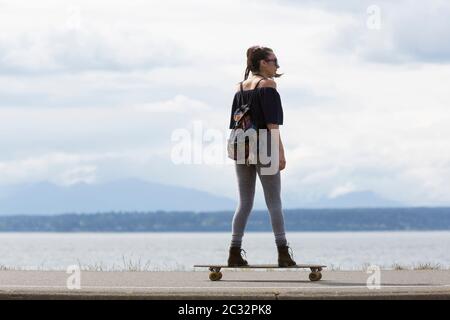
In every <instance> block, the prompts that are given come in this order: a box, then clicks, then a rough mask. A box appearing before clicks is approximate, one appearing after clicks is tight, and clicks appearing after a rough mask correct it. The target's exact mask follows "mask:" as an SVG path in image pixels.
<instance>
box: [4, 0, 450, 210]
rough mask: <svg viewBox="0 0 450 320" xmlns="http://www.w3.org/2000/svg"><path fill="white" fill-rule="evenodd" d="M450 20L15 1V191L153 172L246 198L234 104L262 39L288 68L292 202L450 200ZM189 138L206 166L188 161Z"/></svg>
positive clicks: (375, 12)
mask: <svg viewBox="0 0 450 320" xmlns="http://www.w3.org/2000/svg"><path fill="white" fill-rule="evenodd" d="M449 16H450V4H449V2H448V1H438V0H435V1H426V2H423V1H422V2H421V1H395V3H393V1H370V2H369V1H356V0H354V1H353V0H349V1H345V3H344V2H342V1H339V2H336V1H331V0H329V1H289V0H278V1H276V0H258V1H236V0H217V1H206V0H205V1H200V0H197V1H181V0H176V1H174V0H165V1H148V0H147V1H111V0H109V1H99V0H96V1H92V0H91V1H61V0H55V1H49V0H42V1H39V2H36V3H34V2H30V1H23V0H14V1H12V0H10V1H1V0H0V186H9V185H14V184H20V183H29V182H37V181H43V180H46V181H51V182H54V183H57V184H61V185H70V184H73V183H77V182H80V181H84V182H87V183H100V182H107V181H111V180H115V179H120V178H125V177H139V178H142V179H145V180H148V181H153V182H159V183H164V184H172V185H180V186H185V187H192V188H195V189H199V190H204V191H208V192H211V193H214V194H218V195H224V196H227V197H231V198H235V197H236V192H237V190H236V187H237V186H236V181H235V176H234V168H233V162H232V161H231V160H229V159H227V158H226V155H225V148H226V144H225V142H226V137H227V135H228V132H229V130H228V123H229V114H230V107H231V102H232V98H233V95H234V90H235V89H234V88H235V83H236V82H238V81H240V80H241V79H242V77H243V73H244V69H245V52H246V49H247V48H248V47H249V46H252V45H256V44H258V45H264V46H268V47H271V48H273V49H274V51H275V53H276V55H277V56H278V59H279V63H280V66H281V68H280V71H281V72H284V75H283V76H282V77H281V78H279V79H277V84H278V91H279V92H280V95H281V98H282V103H283V109H284V125H283V126H282V127H281V135H282V138H283V141H284V144H285V149H286V156H287V167H286V169H285V170H283V171H282V192H283V198H284V200H285V204H284V205H285V207H300V206H301V205H302V203H306V202H309V201H313V200H314V199H317V198H319V197H336V196H339V195H342V194H345V193H348V192H352V191H361V190H371V191H373V192H376V193H378V194H380V195H381V196H383V197H385V198H387V199H391V200H396V201H400V202H403V203H407V204H410V205H448V204H450V183H449V181H450V140H449V137H450V125H449V124H450V110H449V107H450V90H448V87H449V83H450V43H449V41H448V38H449V36H450V34H449V33H450V20H449V19H448V17H449ZM180 132H181V133H184V134H186V133H190V134H191V135H192V139H191V140H192V149H193V150H194V152H193V154H194V155H195V156H196V157H197V158H196V160H193V161H191V163H181V164H180V163H177V162H176V161H174V159H173V150H174V146H175V145H176V144H177V141H176V139H175V138H174V137H177V136H178V134H179V133H180ZM196 137H197V138H199V139H197V138H196ZM214 150H216V151H217V150H219V151H221V150H222V151H223V153H222V154H220V153H217V152H216V153H214V152H213V151H214ZM211 154H214V155H215V156H214V157H211V156H208V155H211ZM199 155H200V158H198V157H199ZM193 158H194V156H193ZM257 193H258V195H257V203H256V207H263V198H262V192H261V187H260V184H259V182H258V189H257Z"/></svg>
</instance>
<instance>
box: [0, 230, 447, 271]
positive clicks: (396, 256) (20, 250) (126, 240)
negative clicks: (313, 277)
mask: <svg viewBox="0 0 450 320" xmlns="http://www.w3.org/2000/svg"><path fill="white" fill-rule="evenodd" d="M287 235H288V241H289V243H290V245H291V247H292V248H293V250H294V259H295V260H296V261H297V263H320V264H325V265H327V266H330V267H333V268H335V269H341V270H357V269H363V268H364V266H367V265H378V266H380V267H384V268H392V267H393V266H394V265H402V266H406V267H417V266H419V265H421V264H432V265H439V266H440V267H442V268H449V267H450V255H449V250H448V248H449V247H450V231H439V232H435V231H430V232H290V233H288V234H287ZM230 239H231V235H230V233H0V243H1V246H0V268H4V269H5V268H12V269H38V270H46V269H48V270H65V269H66V268H67V267H68V266H70V265H74V264H75V265H81V266H82V267H83V268H88V269H91V270H94V269H95V270H149V271H173V270H183V271H190V270H193V268H192V266H193V265H194V264H211V263H221V264H222V263H226V260H227V257H228V247H229V242H230ZM243 249H245V250H246V252H247V260H248V261H249V262H250V263H252V264H256V263H277V251H276V246H275V242H274V238H273V234H272V233H267V232H263V233H255V232H248V233H246V234H245V236H244V240H243Z"/></svg>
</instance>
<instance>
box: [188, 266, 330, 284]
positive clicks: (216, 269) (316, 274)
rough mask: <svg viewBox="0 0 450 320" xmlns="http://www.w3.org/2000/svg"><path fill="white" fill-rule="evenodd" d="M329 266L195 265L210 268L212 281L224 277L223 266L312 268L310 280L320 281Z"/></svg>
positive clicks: (243, 267)
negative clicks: (324, 270)
mask: <svg viewBox="0 0 450 320" xmlns="http://www.w3.org/2000/svg"><path fill="white" fill-rule="evenodd" d="M326 267H327V266H322V265H318V264H296V265H295V266H290V267H279V266H278V265H277V264H254V265H248V266H240V267H229V266H228V265H220V264H206V265H203V264H202V265H194V268H209V271H210V274H209V280H211V281H219V280H220V279H222V272H220V269H222V268H224V269H225V268H230V269H235V268H239V269H310V270H311V273H310V274H309V280H311V281H319V280H320V279H322V273H321V271H322V269H323V268H326Z"/></svg>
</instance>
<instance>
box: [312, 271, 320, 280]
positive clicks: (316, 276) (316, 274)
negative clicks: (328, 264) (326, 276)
mask: <svg viewBox="0 0 450 320" xmlns="http://www.w3.org/2000/svg"><path fill="white" fill-rule="evenodd" d="M320 279H322V274H321V273H320V272H311V273H310V274H309V280H311V281H319V280H320Z"/></svg>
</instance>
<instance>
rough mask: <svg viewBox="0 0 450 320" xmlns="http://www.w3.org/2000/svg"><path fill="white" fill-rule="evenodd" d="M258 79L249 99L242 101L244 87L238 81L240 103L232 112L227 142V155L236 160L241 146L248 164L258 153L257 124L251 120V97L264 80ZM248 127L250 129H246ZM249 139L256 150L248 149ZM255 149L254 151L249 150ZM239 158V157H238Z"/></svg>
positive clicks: (254, 161)
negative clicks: (232, 123) (243, 137)
mask: <svg viewBox="0 0 450 320" xmlns="http://www.w3.org/2000/svg"><path fill="white" fill-rule="evenodd" d="M264 79H265V78H263V79H260V80H259V81H258V83H257V84H256V86H255V88H254V89H253V90H254V91H253V92H252V94H251V95H250V98H249V101H248V102H247V103H244V89H243V87H242V82H240V88H241V99H240V105H239V106H238V107H237V108H236V110H235V111H234V113H233V120H234V127H233V129H231V132H230V136H229V138H228V142H227V150H228V157H229V158H230V159H233V160H236V161H237V160H238V150H241V149H240V148H243V149H244V150H245V153H244V154H245V155H244V157H245V164H246V165H250V162H251V163H253V164H254V163H256V159H257V154H258V149H259V146H258V129H259V128H258V124H257V123H255V121H253V119H252V117H251V105H252V101H253V98H254V96H255V94H256V88H258V85H259V83H260V82H261V81H262V80H264ZM249 129H252V130H250V131H248V130H249ZM241 135H245V139H242V137H241ZM250 141H252V143H253V145H254V146H256V148H255V149H256V150H250ZM250 151H256V152H250ZM239 160H241V158H240V157H239Z"/></svg>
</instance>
